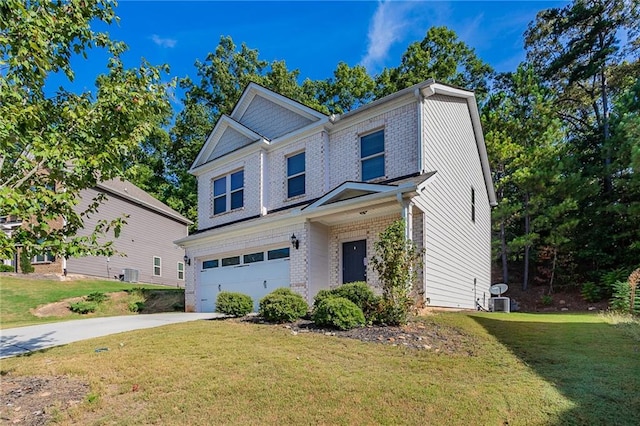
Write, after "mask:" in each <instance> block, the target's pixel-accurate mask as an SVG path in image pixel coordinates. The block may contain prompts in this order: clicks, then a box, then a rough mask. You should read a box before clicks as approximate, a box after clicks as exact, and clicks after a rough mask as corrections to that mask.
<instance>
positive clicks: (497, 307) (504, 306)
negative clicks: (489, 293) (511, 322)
mask: <svg viewBox="0 0 640 426" xmlns="http://www.w3.org/2000/svg"><path fill="white" fill-rule="evenodd" d="M489 310H490V311H491V312H511V303H510V300H509V298H508V297H492V298H490V299H489Z"/></svg>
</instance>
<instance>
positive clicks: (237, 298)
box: [216, 291, 253, 317]
mask: <svg viewBox="0 0 640 426" xmlns="http://www.w3.org/2000/svg"><path fill="white" fill-rule="evenodd" d="M252 310H253V300H252V299H251V297H250V296H248V295H246V294H242V293H234V292H231V291H221V292H220V294H218V299H217V300H216V312H219V313H221V314H227V315H233V316H236V317H243V316H245V315H247V314H248V313H249V312H251V311H252Z"/></svg>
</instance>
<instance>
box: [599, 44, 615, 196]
mask: <svg viewBox="0 0 640 426" xmlns="http://www.w3.org/2000/svg"><path fill="white" fill-rule="evenodd" d="M603 37H604V36H603V35H602V34H600V45H601V47H603V45H604V40H603ZM600 92H601V94H602V133H603V138H604V140H603V141H602V147H603V149H604V192H605V194H610V193H611V191H612V190H613V185H612V183H611V170H609V169H610V167H611V147H610V146H609V137H610V131H609V91H608V90H607V75H606V62H605V63H604V64H603V65H602V69H601V70H600Z"/></svg>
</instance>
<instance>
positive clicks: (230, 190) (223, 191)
mask: <svg viewBox="0 0 640 426" xmlns="http://www.w3.org/2000/svg"><path fill="white" fill-rule="evenodd" d="M242 206H244V170H239V171H237V172H234V173H231V174H229V175H226V176H222V177H221V178H218V179H215V180H214V181H213V214H214V215H216V214H220V213H224V212H226V211H230V210H235V209H239V208H241V207H242Z"/></svg>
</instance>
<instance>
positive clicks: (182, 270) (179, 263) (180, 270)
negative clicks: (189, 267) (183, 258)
mask: <svg viewBox="0 0 640 426" xmlns="http://www.w3.org/2000/svg"><path fill="white" fill-rule="evenodd" d="M180 266H182V269H180ZM180 273H182V278H180ZM184 273H185V271H184V262H178V279H179V280H180V281H184Z"/></svg>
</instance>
